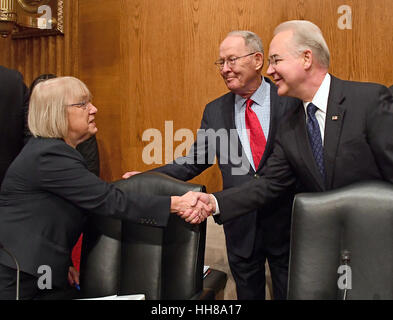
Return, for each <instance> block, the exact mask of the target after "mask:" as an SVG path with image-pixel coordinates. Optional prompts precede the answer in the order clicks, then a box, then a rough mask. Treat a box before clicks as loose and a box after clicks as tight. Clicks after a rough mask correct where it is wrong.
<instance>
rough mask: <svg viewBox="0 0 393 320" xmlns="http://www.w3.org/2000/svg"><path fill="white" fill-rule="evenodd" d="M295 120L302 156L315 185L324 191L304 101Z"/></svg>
mask: <svg viewBox="0 0 393 320" xmlns="http://www.w3.org/2000/svg"><path fill="white" fill-rule="evenodd" d="M294 121H295V123H294V125H293V126H294V130H295V139H296V142H297V147H298V151H299V155H300V158H301V160H302V162H303V163H304V164H305V166H306V167H307V168H308V171H309V172H310V175H311V177H312V180H313V181H314V183H315V185H316V186H318V188H319V189H320V190H321V191H323V190H325V186H324V183H323V179H322V176H321V174H320V172H319V170H318V167H317V164H316V163H315V159H314V155H313V153H312V150H311V146H310V142H309V139H308V134H307V128H306V115H305V113H304V107H303V104H302V102H299V107H298V111H297V113H296V114H295V117H294Z"/></svg>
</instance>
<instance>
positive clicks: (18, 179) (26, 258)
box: [0, 77, 210, 299]
mask: <svg viewBox="0 0 393 320" xmlns="http://www.w3.org/2000/svg"><path fill="white" fill-rule="evenodd" d="M96 113H97V108H96V107H95V106H94V105H93V104H92V103H91V94H90V92H89V90H88V89H87V87H86V86H85V84H84V83H83V82H81V81H80V80H78V79H76V78H73V77H59V78H55V79H49V80H46V81H43V82H40V83H38V84H37V85H36V87H35V88H34V90H33V92H32V95H31V97H30V105H29V115H28V126H29V129H30V132H31V133H32V135H33V136H32V137H31V138H30V139H29V141H28V142H27V144H26V145H25V147H24V148H23V149H22V151H21V152H20V153H19V155H18V156H17V157H16V159H15V160H14V161H13V162H12V164H11V165H10V167H9V168H8V170H7V172H6V175H5V178H4V180H3V184H2V186H1V190H0V191H1V192H0V243H1V244H2V246H4V247H5V248H7V249H8V250H9V251H10V252H12V253H13V254H14V255H15V256H16V258H17V260H18V261H19V265H20V270H21V275H20V298H21V299H49V298H51V296H55V297H56V298H57V299H59V297H61V294H62V293H64V295H65V296H67V297H70V296H68V294H66V292H67V288H69V285H68V284H67V274H68V271H69V265H70V264H69V262H70V254H71V249H72V248H73V246H74V245H75V243H76V241H77V239H78V238H79V236H80V234H81V232H82V230H83V225H84V221H85V219H86V216H87V214H86V213H89V214H98V215H105V216H111V217H113V218H118V219H127V220H129V221H132V222H134V223H141V224H149V225H154V226H157V227H164V226H165V225H166V224H167V221H168V218H169V214H170V212H172V213H175V212H178V214H179V215H181V214H180V213H179V212H184V211H186V209H187V208H190V207H191V206H193V207H195V205H197V204H196V203H193V202H192V201H193V200H192V199H189V193H187V194H185V195H184V196H182V197H178V196H172V197H169V196H148V195H144V194H137V193H125V192H123V191H122V190H120V189H119V188H117V187H116V186H114V185H112V184H109V183H106V182H105V181H103V180H101V179H99V178H98V177H97V176H95V175H94V174H93V173H91V172H90V171H89V170H88V169H87V165H86V162H85V161H84V159H83V157H82V156H81V154H80V153H79V152H78V151H76V149H75V148H76V146H77V145H78V144H79V143H81V142H82V141H84V140H86V139H88V138H89V137H91V136H92V135H93V134H96V132H97V130H98V129H97V127H96V124H95V116H96ZM199 208H200V210H205V211H208V210H210V208H208V207H207V206H203V205H202V204H200V207H199ZM200 214H201V213H200V212H198V214H196V215H195V216H194V217H188V219H186V221H187V222H190V223H198V222H199V215H200ZM42 266H44V267H46V268H47V267H49V268H50V270H51V273H50V274H51V287H50V288H48V287H46V286H45V285H43V284H42V283H41V284H40V282H39V281H38V280H39V278H40V276H41V274H40V273H41V271H40V268H41V267H42ZM14 268H15V265H14V262H13V261H12V260H11V259H10V258H9V256H8V255H6V254H5V253H4V251H0V299H14V298H15V290H16V274H15V273H16V272H15V270H14ZM49 289H51V290H49Z"/></svg>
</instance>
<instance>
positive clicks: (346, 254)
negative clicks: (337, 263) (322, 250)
mask: <svg viewBox="0 0 393 320" xmlns="http://www.w3.org/2000/svg"><path fill="white" fill-rule="evenodd" d="M350 261H351V252H350V251H349V250H343V251H341V264H342V265H345V266H348V267H349V262H350ZM347 272H348V271H347ZM347 290H348V283H346V286H345V288H344V296H343V300H347Z"/></svg>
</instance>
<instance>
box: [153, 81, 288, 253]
mask: <svg viewBox="0 0 393 320" xmlns="http://www.w3.org/2000/svg"><path fill="white" fill-rule="evenodd" d="M265 80H266V81H267V82H268V83H269V84H270V99H271V101H270V105H271V112H270V129H269V136H268V137H267V143H266V148H265V152H264V154H263V157H262V159H261V162H260V164H259V166H258V169H257V172H255V171H254V169H253V168H252V166H251V165H250V164H249V162H248V160H247V157H246V156H245V154H244V152H243V150H242V145H241V142H240V139H239V136H238V135H237V131H236V126H235V115H234V105H235V94H233V93H227V94H225V95H223V96H221V97H220V98H218V99H216V100H214V101H212V102H210V103H209V104H207V105H206V108H205V110H204V113H203V118H202V122H201V129H202V130H207V129H213V130H214V131H215V132H218V131H219V130H220V129H221V130H222V129H224V130H225V132H227V133H228V137H230V133H229V132H228V131H229V130H231V129H232V132H233V133H235V134H234V139H232V141H231V142H232V143H229V150H227V149H228V148H226V147H225V145H223V141H221V140H220V139H212V140H211V141H210V142H209V141H208V140H207V139H206V138H204V137H203V132H204V131H202V134H199V133H198V137H197V141H198V140H199V141H201V142H202V143H200V146H199V147H198V146H197V141H196V142H195V144H194V145H193V147H192V148H191V151H190V152H189V154H188V156H187V157H183V158H180V159H179V160H180V161H176V162H177V163H176V162H174V163H172V164H168V165H165V166H163V167H159V168H156V169H154V171H159V172H162V173H165V174H168V175H170V176H172V177H175V178H178V179H181V180H189V179H192V178H194V177H195V176H197V175H199V174H200V173H202V172H203V171H204V170H205V169H207V168H208V167H210V166H211V165H212V163H213V160H214V156H217V159H218V165H219V167H220V170H221V174H222V179H223V188H224V189H227V188H231V187H234V186H239V185H242V184H244V183H246V182H248V181H251V180H254V179H256V178H258V177H259V174H260V173H261V170H262V168H263V167H264V166H265V163H266V160H267V158H268V157H269V156H270V154H271V152H272V148H273V142H274V137H275V135H276V131H277V127H278V123H279V122H280V120H281V119H282V118H283V117H284V114H285V113H286V112H288V110H289V109H290V108H291V107H294V99H292V98H287V97H283V98H282V97H279V96H278V95H277V88H276V86H275V85H274V84H273V83H272V82H271V81H270V80H269V79H267V78H265ZM215 143H216V145H215V146H214V144H215ZM209 152H210V158H209ZM242 153H243V154H244V157H243V162H242V163H243V164H244V166H243V168H242V169H241V167H242V166H241V164H239V163H238V162H239V161H237V160H240V159H237V157H233V156H229V155H234V154H235V155H241V154H242ZM185 160H188V161H189V162H190V160H194V163H191V164H190V163H184V164H178V163H181V161H185ZM235 168H237V169H239V170H241V171H242V174H241V175H238V174H236V173H235V174H233V169H235ZM265 211H266V212H265V213H266V214H265V215H264V216H263V217H262V215H259V218H260V219H263V220H264V221H263V223H262V226H263V232H262V237H263V238H264V239H263V241H264V244H265V245H266V246H269V247H271V248H275V249H276V251H277V254H279V253H282V251H285V250H288V248H285V246H286V245H288V243H289V227H290V213H291V196H290V195H287V194H286V195H283V196H282V198H281V201H278V202H275V203H272V204H271V205H270V206H269V208H267V209H266V210H265ZM257 217H258V215H257V211H256V210H255V208H253V209H251V210H249V211H248V214H247V215H245V216H244V217H242V218H241V219H236V220H234V221H230V222H228V223H225V224H224V230H225V237H226V244H227V249H228V252H232V253H234V254H236V255H238V256H240V257H244V258H248V257H249V256H250V255H251V254H252V251H253V248H254V242H255V237H256V229H257V222H256V219H257ZM273 251H274V250H273Z"/></svg>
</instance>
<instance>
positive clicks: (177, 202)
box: [123, 171, 216, 224]
mask: <svg viewBox="0 0 393 320" xmlns="http://www.w3.org/2000/svg"><path fill="white" fill-rule="evenodd" d="M139 173H141V172H140V171H130V172H126V173H125V174H124V175H123V179H128V178H130V177H132V176H134V175H136V174H139ZM214 212H216V200H215V198H214V196H213V195H211V194H207V193H202V192H193V191H189V192H187V193H186V194H184V195H183V196H181V197H178V196H172V197H171V213H176V214H177V215H178V216H180V217H181V218H182V219H184V220H185V221H186V222H189V223H191V224H199V223H201V222H203V221H205V219H206V218H207V217H208V216H210V215H212V213H214Z"/></svg>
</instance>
